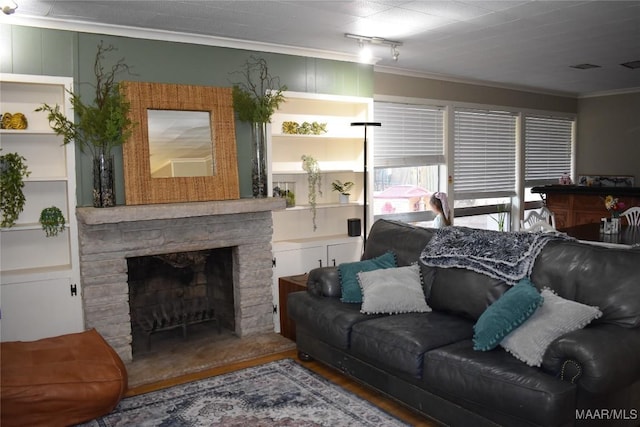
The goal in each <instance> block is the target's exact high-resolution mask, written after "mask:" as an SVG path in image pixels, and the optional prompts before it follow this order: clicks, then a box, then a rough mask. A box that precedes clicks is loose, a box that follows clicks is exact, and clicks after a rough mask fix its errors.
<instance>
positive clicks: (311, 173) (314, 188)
mask: <svg viewBox="0 0 640 427" xmlns="http://www.w3.org/2000/svg"><path fill="white" fill-rule="evenodd" d="M302 169H303V170H304V171H305V172H307V182H308V184H309V205H310V206H311V213H312V215H313V218H312V222H313V231H316V229H317V228H318V227H317V226H316V204H317V197H318V194H319V195H320V196H322V175H321V173H320V165H319V164H318V161H317V160H316V159H314V158H313V157H311V156H305V155H303V156H302Z"/></svg>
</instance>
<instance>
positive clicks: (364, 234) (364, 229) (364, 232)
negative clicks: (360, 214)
mask: <svg viewBox="0 0 640 427" xmlns="http://www.w3.org/2000/svg"><path fill="white" fill-rule="evenodd" d="M351 126H362V127H364V188H363V190H364V218H363V219H362V241H363V246H366V244H367V181H368V176H367V128H368V127H369V126H377V127H380V126H382V123H380V122H352V123H351Z"/></svg>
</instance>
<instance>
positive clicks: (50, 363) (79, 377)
mask: <svg viewBox="0 0 640 427" xmlns="http://www.w3.org/2000/svg"><path fill="white" fill-rule="evenodd" d="M0 365H1V372H0V375H1V376H0V405H1V406H0V413H1V414H0V421H1V424H2V427H10V426H40V425H42V426H44V425H46V426H68V425H72V424H77V423H81V422H83V421H88V420H92V419H94V418H97V417H99V416H101V415H104V414H107V413H109V412H111V410H113V408H115V406H116V405H117V404H118V402H119V401H120V399H121V398H122V396H123V395H124V393H125V391H126V390H127V371H126V369H125V367H124V364H123V363H122V360H121V359H120V357H119V356H118V354H117V353H116V352H115V351H114V350H113V349H112V348H111V347H110V346H109V344H107V342H106V341H105V340H104V339H103V338H102V336H101V335H100V334H99V333H98V332H97V331H96V330H95V329H91V330H89V331H85V332H80V333H77V334H69V335H61V336H59V337H53V338H45V339H41V340H38V341H30V342H4V343H0Z"/></svg>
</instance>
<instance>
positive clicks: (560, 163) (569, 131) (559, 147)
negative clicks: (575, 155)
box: [524, 116, 574, 187]
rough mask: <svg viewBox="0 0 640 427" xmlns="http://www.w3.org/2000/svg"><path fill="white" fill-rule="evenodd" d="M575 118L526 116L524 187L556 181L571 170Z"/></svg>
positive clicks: (555, 182) (554, 182)
mask: <svg viewBox="0 0 640 427" xmlns="http://www.w3.org/2000/svg"><path fill="white" fill-rule="evenodd" d="M573 125H574V121H573V120H570V119H564V118H553V117H535V116H525V118H524V133H525V136H524V138H525V142H524V147H525V168H524V169H525V177H524V180H525V186H526V187H533V186H536V185H546V184H557V183H558V178H560V177H561V176H562V175H563V174H565V173H567V174H570V173H571V143H572V141H573Z"/></svg>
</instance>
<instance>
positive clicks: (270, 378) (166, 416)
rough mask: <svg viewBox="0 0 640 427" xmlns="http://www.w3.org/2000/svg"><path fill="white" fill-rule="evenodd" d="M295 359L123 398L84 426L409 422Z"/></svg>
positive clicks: (384, 425)
mask: <svg viewBox="0 0 640 427" xmlns="http://www.w3.org/2000/svg"><path fill="white" fill-rule="evenodd" d="M406 425H407V424H405V423H403V422H401V421H399V420H398V419H396V418H394V417H393V416H391V415H389V414H387V413H386V412H384V411H382V410H380V409H378V408H377V407H375V406H373V405H371V404H370V403H369V402H367V401H366V400H364V399H362V398H360V397H358V396H356V395H354V394H352V393H350V392H349V391H346V390H344V389H342V388H341V387H339V386H337V385H335V384H333V383H331V382H330V381H328V380H326V379H325V378H323V377H321V376H320V375H318V374H316V373H315V372H312V371H310V370H308V369H307V368H305V367H303V366H300V365H299V364H298V363H296V362H294V361H293V360H292V359H284V360H278V361H275V362H271V363H267V364H265V365H260V366H256V367H252V368H247V369H243V370H240V371H236V372H231V373H228V374H224V375H219V376H215V377H211V378H207V379H204V380H200V381H195V382H191V383H187V384H183V385H179V386H175V387H171V388H167V389H164V390H159V391H155V392H152V393H147V394H142V395H139V396H134V397H129V398H126V399H123V400H122V401H121V402H120V404H119V405H118V406H117V407H116V409H115V410H114V411H113V412H112V413H110V414H108V415H106V416H105V417H102V418H100V419H97V420H94V421H92V422H89V423H87V424H83V426H92V427H94V426H105V427H106V426H109V427H110V426H138V427H140V426H154V427H155V426H172V427H174V426H175V427H178V426H198V427H199V426H238V427H240V426H242V427H245V426H252V427H267V426H296V427H312V426H331V427H339V426H358V427H367V426H371V427H392V426H406Z"/></svg>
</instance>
